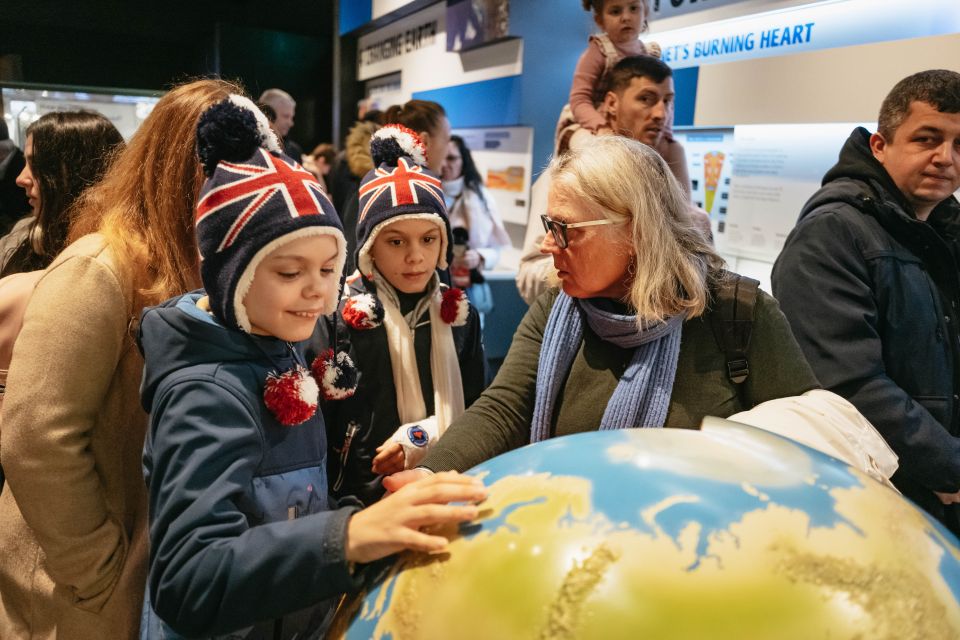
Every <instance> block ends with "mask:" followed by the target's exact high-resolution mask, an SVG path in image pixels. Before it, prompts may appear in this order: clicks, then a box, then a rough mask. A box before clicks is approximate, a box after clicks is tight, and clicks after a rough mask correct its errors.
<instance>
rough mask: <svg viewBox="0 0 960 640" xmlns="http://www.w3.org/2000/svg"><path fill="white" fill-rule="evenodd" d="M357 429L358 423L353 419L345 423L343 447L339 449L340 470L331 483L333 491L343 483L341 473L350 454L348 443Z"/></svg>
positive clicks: (358, 427)
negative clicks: (334, 480) (345, 431)
mask: <svg viewBox="0 0 960 640" xmlns="http://www.w3.org/2000/svg"><path fill="white" fill-rule="evenodd" d="M359 430H360V425H358V424H357V423H356V422H354V421H353V420H351V421H350V423H349V424H348V425H347V433H346V435H344V437H343V447H342V448H341V449H340V471H339V472H338V473H337V480H336V482H334V483H333V490H334V491H339V490H340V487H341V486H342V485H343V474H344V470H345V469H346V467H347V456H349V455H350V444H351V443H352V442H353V436H354V435H356V433H357V431H359Z"/></svg>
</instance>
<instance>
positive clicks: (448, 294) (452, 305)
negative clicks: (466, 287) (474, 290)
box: [440, 287, 470, 327]
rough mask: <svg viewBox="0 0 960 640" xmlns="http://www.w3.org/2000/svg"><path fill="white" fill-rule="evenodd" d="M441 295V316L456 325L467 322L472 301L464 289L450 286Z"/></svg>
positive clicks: (445, 320)
mask: <svg viewBox="0 0 960 640" xmlns="http://www.w3.org/2000/svg"><path fill="white" fill-rule="evenodd" d="M441 296H442V297H441V300H440V318H441V319H442V320H443V321H444V322H446V323H447V324H449V325H451V326H454V327H462V326H463V325H465V324H467V318H468V317H470V301H469V300H468V299H467V294H466V293H464V292H463V289H458V288H456V287H450V288H449V289H445V290H444V292H443V293H442V294H441Z"/></svg>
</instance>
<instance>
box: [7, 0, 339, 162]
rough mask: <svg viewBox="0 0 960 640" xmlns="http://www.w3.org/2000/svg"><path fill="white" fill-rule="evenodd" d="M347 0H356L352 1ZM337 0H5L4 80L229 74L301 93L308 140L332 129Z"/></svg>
mask: <svg viewBox="0 0 960 640" xmlns="http://www.w3.org/2000/svg"><path fill="white" fill-rule="evenodd" d="M347 1H350V0H347ZM333 5H334V0H302V1H299V2H295V1H290V0H272V1H270V2H267V1H265V0H195V1H193V2H190V1H187V0H153V1H149V2H148V1H144V0H123V1H121V0H99V1H97V0H75V1H70V0H60V1H59V2H57V1H53V0H0V84H2V83H11V82H26V83H34V84H41V85H75V86H84V87H113V88H122V89H146V90H153V91H159V90H163V89H166V88H168V87H169V86H171V85H172V84H174V83H176V82H178V81H182V80H184V79H187V78H191V77H197V76H205V75H215V74H216V75H222V76H223V77H227V78H231V79H236V80H239V81H240V82H241V83H243V84H244V85H245V86H246V87H247V89H248V91H249V92H250V93H251V94H252V95H258V94H259V92H260V91H262V90H263V89H266V88H268V87H271V86H279V87H282V88H284V89H286V90H287V91H289V92H290V93H291V94H293V95H294V97H295V98H296V99H297V101H298V119H299V120H300V122H298V125H297V128H296V129H295V130H294V133H299V134H300V138H299V139H300V140H301V142H302V143H305V144H311V143H312V142H313V140H320V139H324V138H328V137H329V128H330V117H331V116H330V114H331V106H332V105H331V104H330V98H331V95H332V83H333V42H334V40H333V39H334V37H335V35H334V34H335V33H336V28H335V25H334V6H333Z"/></svg>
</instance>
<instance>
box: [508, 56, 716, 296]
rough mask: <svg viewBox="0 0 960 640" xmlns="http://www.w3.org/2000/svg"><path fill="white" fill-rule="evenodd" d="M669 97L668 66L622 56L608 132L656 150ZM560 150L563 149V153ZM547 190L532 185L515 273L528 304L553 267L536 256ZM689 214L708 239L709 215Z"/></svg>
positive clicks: (575, 140) (683, 182)
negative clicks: (519, 256) (524, 232)
mask: <svg viewBox="0 0 960 640" xmlns="http://www.w3.org/2000/svg"><path fill="white" fill-rule="evenodd" d="M673 99H674V90H673V71H672V70H671V69H670V67H669V66H667V64H666V63H664V62H663V61H661V60H659V59H658V58H654V57H653V56H631V57H627V58H624V59H623V60H621V61H620V62H618V63H617V64H616V65H614V67H613V69H612V70H611V71H610V76H609V78H608V80H607V93H606V95H605V97H604V100H603V104H604V111H605V112H606V114H607V120H608V123H609V129H610V130H611V131H612V133H615V134H618V135H622V136H625V137H627V138H633V139H634V140H638V141H640V142H642V143H644V144H646V145H648V146H650V147H654V148H655V149H656V147H657V145H658V144H659V143H660V141H661V139H662V138H663V132H664V127H665V125H666V123H667V117H668V115H669V113H670V111H671V110H672V109H673ZM593 137H594V134H593V133H592V132H590V131H587V130H586V129H579V130H577V131H576V133H574V134H573V135H572V136H571V137H570V140H569V147H570V148H572V149H576V148H578V147H580V146H582V145H587V144H590V141H591V140H593ZM674 144H677V143H674ZM563 146H564V145H561V147H563ZM563 150H565V149H564V148H561V152H562V151H563ZM678 157H679V160H678V161H677V162H674V163H671V164H669V165H668V166H669V167H670V171H671V172H672V173H673V175H674V177H675V178H676V179H677V181H678V182H679V183H680V187H681V188H682V189H683V191H684V192H685V193H687V194H689V193H690V177H689V174H688V172H687V162H686V157H685V156H684V155H683V150H682V147H681V148H680V150H679V154H678ZM548 189H549V185H548V184H546V182H545V180H543V179H540V180H537V184H535V185H534V190H533V194H532V197H531V204H530V217H529V222H528V223H527V233H526V237H525V239H524V243H523V257H521V259H520V267H519V269H518V272H517V289H518V290H519V291H520V296H521V297H522V298H523V299H524V300H526V301H527V303H528V304H529V303H530V302H532V301H533V299H534V298H536V297H537V296H538V295H539V294H540V293H541V292H543V291H544V289H545V288H546V284H545V280H546V275H547V272H548V270H549V269H550V267H552V266H553V261H552V260H551V259H550V257H549V256H546V255H544V254H541V253H540V241H541V240H542V239H543V227H542V225H541V222H540V213H545V212H546V192H547V190H548ZM691 216H692V219H693V220H694V222H695V223H696V224H697V225H698V226H699V227H701V229H702V230H703V232H704V235H705V236H707V237H708V238H709V237H711V232H710V218H709V217H708V215H707V213H706V212H705V211H703V210H702V209H694V210H693V211H692V213H691Z"/></svg>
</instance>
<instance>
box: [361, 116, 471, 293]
mask: <svg viewBox="0 0 960 640" xmlns="http://www.w3.org/2000/svg"><path fill="white" fill-rule="evenodd" d="M370 155H371V156H372V157H373V163H374V165H375V167H376V168H375V169H373V170H371V171H370V172H368V173H367V175H366V176H364V178H363V180H362V181H361V182H360V202H359V211H358V215H357V256H356V257H357V267H358V268H359V269H360V273H362V274H363V275H365V276H370V275H371V274H372V273H373V260H372V259H371V257H370V249H371V248H372V247H373V241H374V240H375V239H376V237H377V235H378V234H379V233H380V231H382V230H383V229H384V227H386V226H387V225H388V224H390V223H393V222H397V221H398V220H406V219H428V220H433V221H435V222H436V223H437V226H439V227H440V230H441V232H442V233H441V234H440V260H439V261H438V264H437V266H438V267H439V268H441V269H446V268H447V265H448V264H449V263H450V260H451V259H452V258H453V256H452V254H451V249H452V244H453V243H452V241H451V239H450V222H449V220H448V219H447V205H446V203H445V202H444V199H443V184H442V183H441V182H440V178H439V177H437V175H436V174H435V173H433V172H432V171H430V169H428V168H427V167H426V166H425V165H426V162H427V159H426V151H425V150H424V146H423V142H421V140H420V137H419V136H418V135H417V134H416V133H414V132H413V131H411V130H410V129H408V128H407V127H404V126H403V125H400V124H390V125H387V126H385V127H381V128H380V129H378V130H377V132H376V133H374V134H373V137H372V138H371V139H370Z"/></svg>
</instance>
